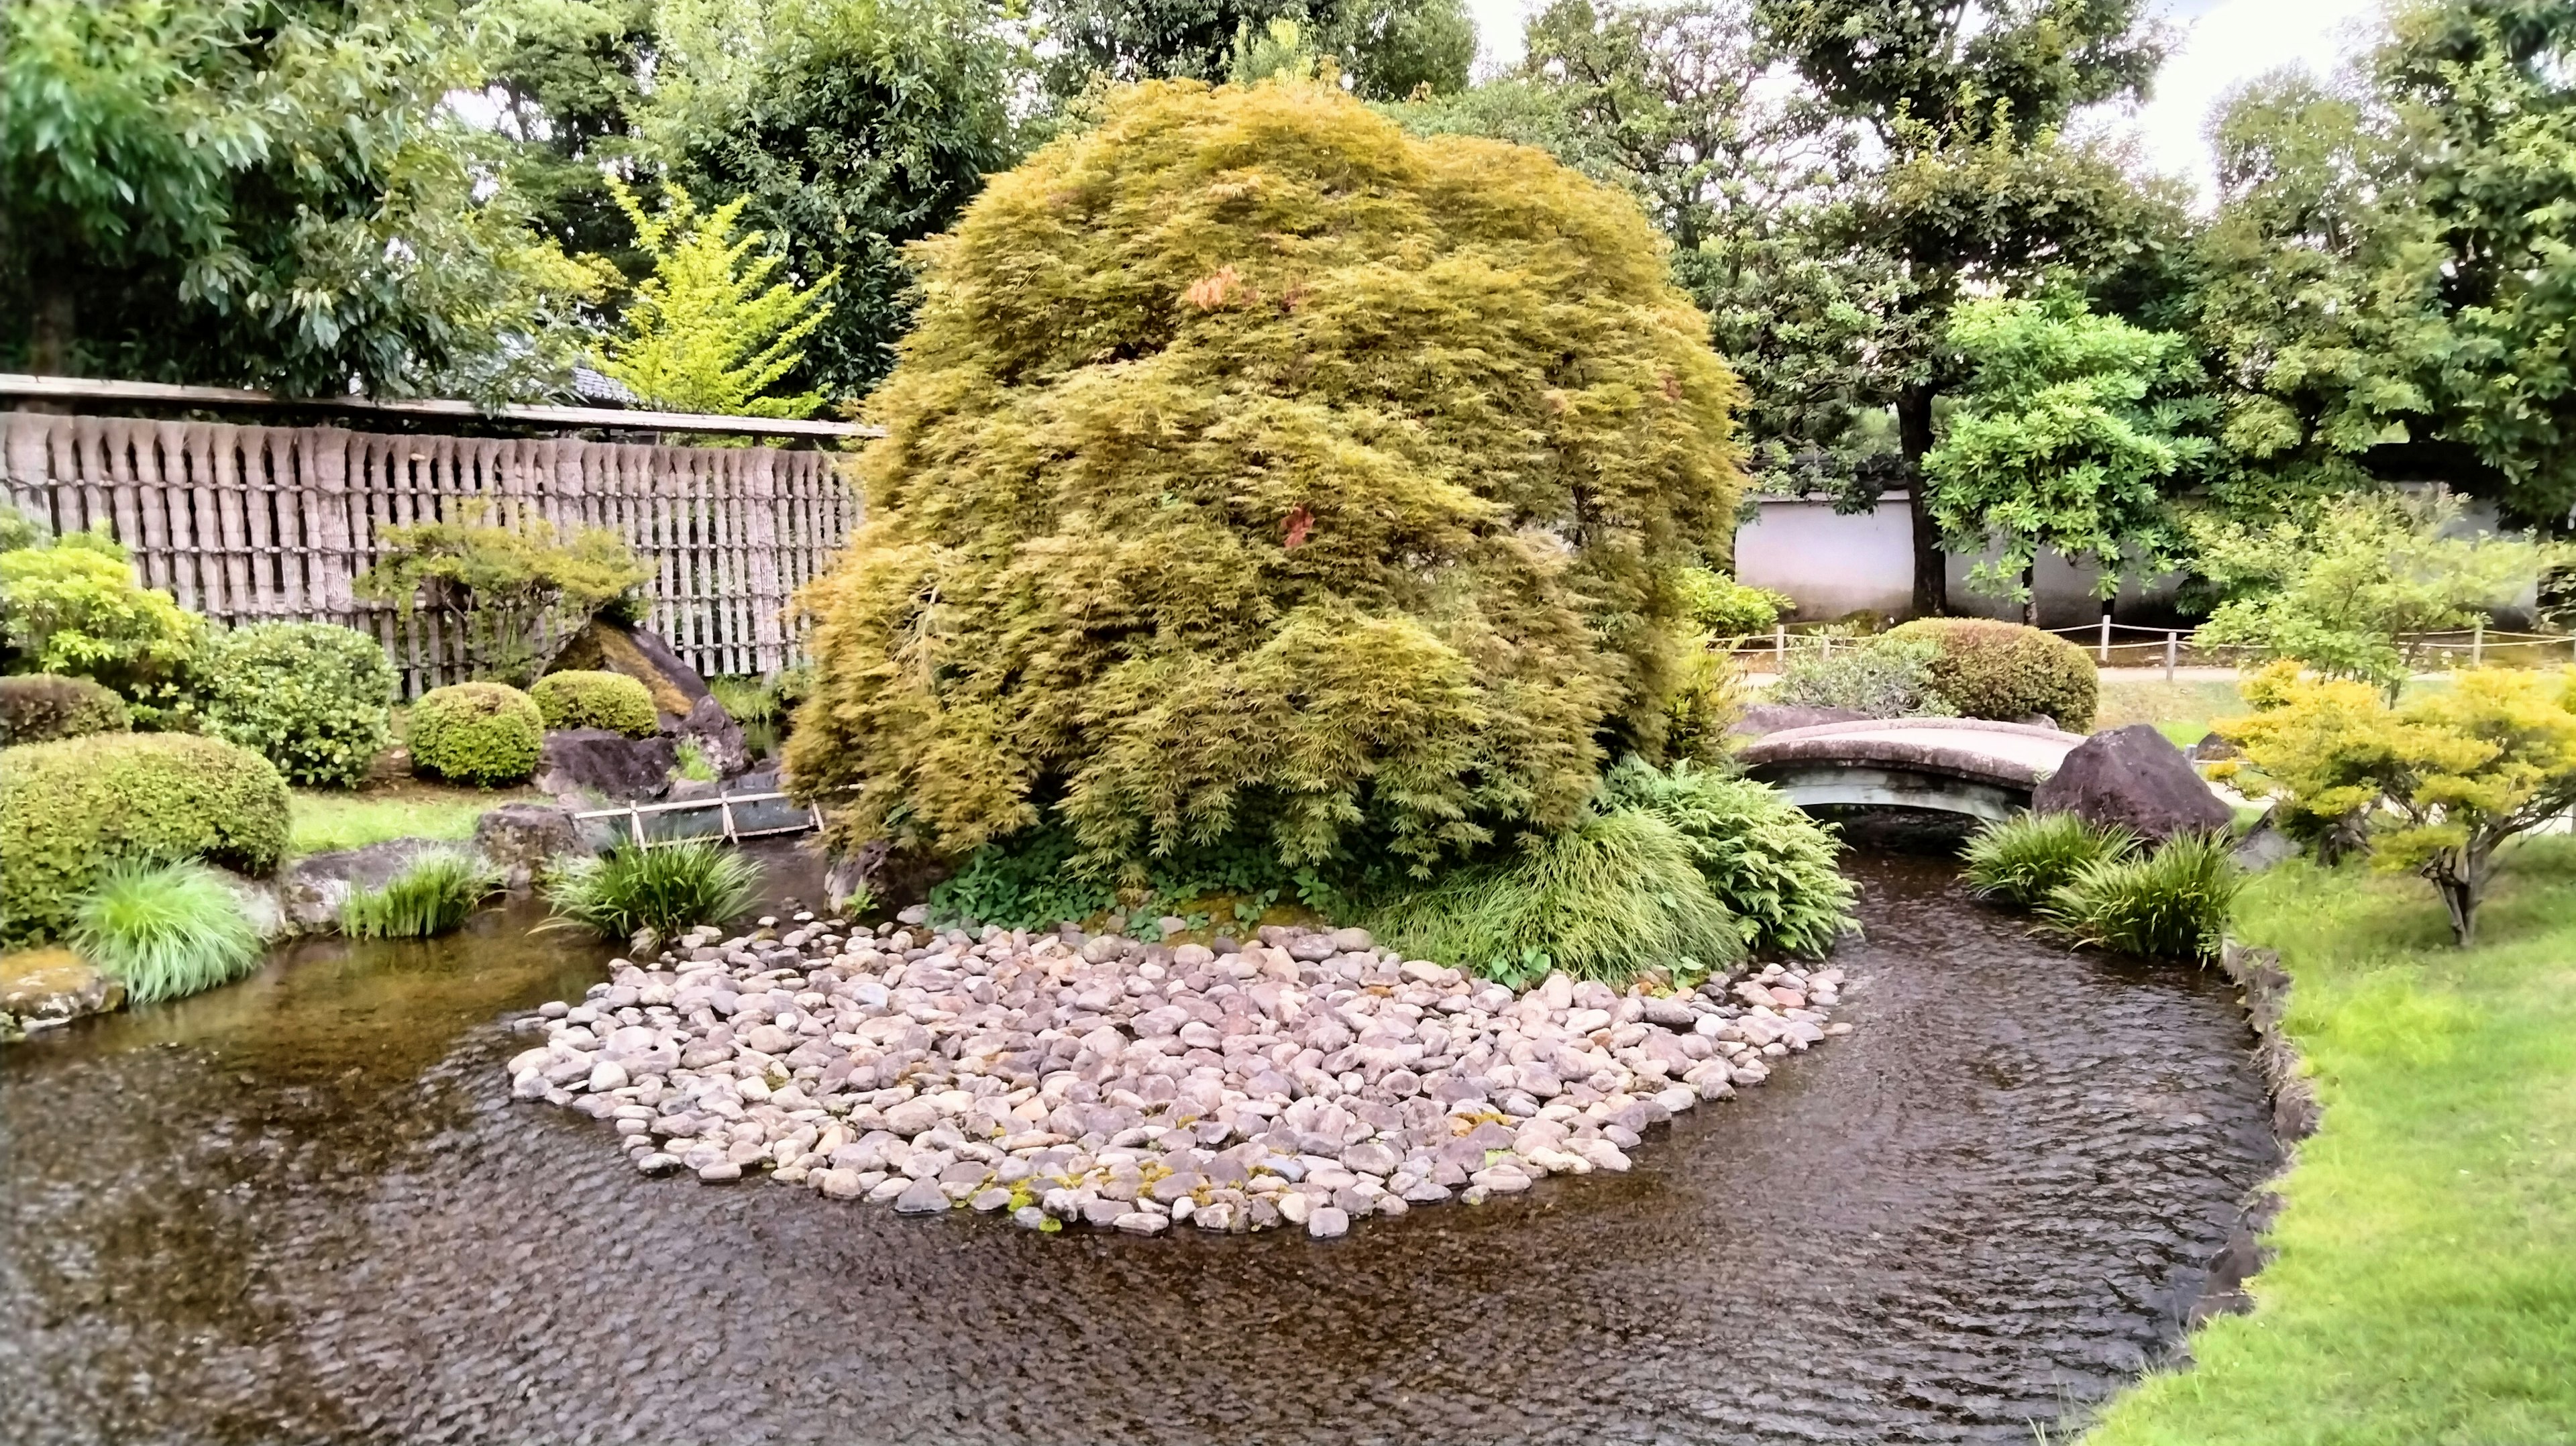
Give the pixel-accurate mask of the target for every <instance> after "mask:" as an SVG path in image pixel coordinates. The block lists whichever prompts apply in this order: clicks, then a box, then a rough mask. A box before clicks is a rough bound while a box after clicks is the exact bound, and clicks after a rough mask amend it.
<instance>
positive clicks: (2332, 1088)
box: [2087, 839, 2576, 1446]
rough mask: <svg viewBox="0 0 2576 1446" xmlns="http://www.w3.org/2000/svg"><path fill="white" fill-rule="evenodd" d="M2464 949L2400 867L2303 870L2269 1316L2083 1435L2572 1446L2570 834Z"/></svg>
mask: <svg viewBox="0 0 2576 1446" xmlns="http://www.w3.org/2000/svg"><path fill="white" fill-rule="evenodd" d="M2478 932H2479V937H2480V938H2481V939H2482V940H2484V941H2485V942H2483V943H2481V944H2480V945H2479V946H2478V947H2476V948H2475V949H2471V950H2468V951H2466V952H2462V951H2458V950H2454V949H2452V948H2451V947H2450V945H2449V943H2448V938H2449V933H2448V930H2447V929H2446V928H2445V927H2444V925H2443V922H2442V912H2441V909H2440V908H2439V906H2438V905H2436V904H2435V903H2434V900H2433V895H2432V891H2431V890H2430V889H2429V888H2427V887H2426V886H2425V885H2424V884H2423V883H2422V882H2421V881H2419V880H2416V879H2414V878H2412V877H2406V876H2390V875H2373V874H2369V873H2365V872H2360V871H2358V870H2346V871H2342V872H2334V873H2328V872H2322V871H2319V870H2317V869H2314V868H2311V867H2309V866H2307V865H2305V864H2293V865H2291V866H2288V867H2286V868H2283V869H2280V870H2277V871H2275V872H2274V873H2272V874H2268V875H2266V876H2264V877H2263V878H2261V879H2259V880H2257V881H2256V882H2255V884H2254V885H2253V886H2252V888H2251V889H2249V891H2248V896H2247V899H2246V902H2245V905H2244V911H2243V914H2242V916H2241V919H2240V933H2241V934H2242V935H2243V936H2244V937H2245V938H2247V939H2248V940H2250V941H2252V942H2255V943H2260V944H2267V945H2271V946H2273V947H2276V948H2278V949H2280V950H2281V953H2282V959H2283V962H2284V963H2285V964H2286V966H2287V967H2288V969H2289V971H2290V973H2291V976H2292V978H2293V979H2294V981H2295V983H2294V987H2293V993H2292V996H2291V1013H2290V1018H2289V1020H2288V1028H2289V1030H2290V1032H2291V1034H2292V1035H2293V1036H2294V1037H2295V1038H2296V1040H2297V1041H2298V1045H2299V1048H2300V1049H2301V1050H2302V1051H2303V1052H2304V1053H2305V1054H2306V1056H2307V1058H2308V1061H2309V1063H2310V1065H2311V1067H2312V1068H2313V1069H2314V1070H2315V1071H2316V1075H2317V1081H2318V1085H2319V1093H2320V1095H2321V1097H2322V1098H2323V1101H2324V1105H2325V1116H2324V1125H2323V1128H2322V1129H2321V1131H2320V1132H2319V1133H2318V1134H2317V1135H2316V1136H2315V1137H2314V1138H2313V1139H2310V1140H2309V1141H2307V1142H2306V1143H2305V1144H2303V1145H2301V1146H2300V1147H2299V1158H2298V1165H2297V1167H2296V1169H2295V1170H2294V1171H2293V1172H2292V1173H2291V1175H2290V1176H2289V1178H2288V1180H2287V1182H2286V1183H2285V1186H2284V1189H2283V1194H2284V1196H2285V1197H2286V1199H2287V1201H2288V1208H2287V1209H2286V1210H2285V1211H2284V1213H2283V1214H2282V1217H2281V1219H2280V1222H2279V1224H2278V1226H2277V1227H2276V1228H2275V1230H2274V1232H2273V1237H2272V1242H2271V1243H2272V1244H2273V1245H2274V1247H2276V1248H2277V1250H2278V1251H2279V1255H2278V1257H2277V1258H2276V1259H2275V1260H2274V1261H2273V1262H2272V1263H2271V1265H2270V1266H2269V1267H2267V1268H2266V1269H2265V1270H2264V1271H2263V1273H2262V1274H2261V1275H2260V1276H2259V1277H2257V1278H2256V1280H2255V1281H2254V1285H2253V1290H2254V1296H2255V1300H2256V1309H2255V1311H2254V1313H2253V1314H2252V1315H2250V1316H2234V1317H2228V1318H2225V1319H2221V1320H2218V1321H2215V1322H2213V1323H2211V1324H2210V1325H2209V1326H2208V1327H2207V1328H2206V1329H2204V1330H2203V1331H2201V1332H2200V1334H2199V1335H2198V1336H2196V1337H2195V1338H2194V1339H2193V1341H2192V1352H2193V1355H2194V1357H2195V1358H2196V1359H2197V1361H2198V1364H2197V1365H2195V1366H2193V1367H2191V1368H2190V1369H2187V1370H2183V1371H2178V1372H2173V1373H2166V1374H2159V1375H2155V1376H2151V1377H2149V1378H2148V1379H2147V1380H2146V1381H2145V1382H2144V1383H2142V1384H2141V1385H2139V1386H2138V1387H2136V1388H2134V1389H2133V1390H2131V1391H2129V1392H2128V1393H2127V1394H2126V1395H2125V1396H2123V1397H2121V1398H2120V1399H2118V1400H2117V1401H2115V1402H2114V1403H2113V1404H2112V1406H2111V1407H2110V1408H2109V1409H2108V1410H2107V1411H2106V1412H2105V1414H2104V1417H2103V1419H2102V1421H2101V1423H2100V1424H2099V1426H2098V1427H2097V1428H2096V1429H2095V1430H2094V1432H2093V1433H2092V1434H2091V1435H2090V1436H2089V1437H2088V1438H2087V1440H2088V1441H2090V1442H2091V1443H2093V1446H2185V1443H2189V1446H2202V1443H2208V1442H2220V1441H2224V1442H2230V1443H2265V1442H2281V1443H2293V1442H2295V1443H2302V1446H2306V1443H2321V1446H2322V1443H2332V1446H2382V1443H2384V1446H2434V1443H2498V1446H2504V1443H2515V1446H2521V1443H2530V1446H2538V1443H2543V1442H2571V1441H2576V840H2569V839H2544V840H2538V841H2534V842H2530V843H2526V844H2524V845H2522V846H2521V847H2520V848H2519V849H2518V850H2516V851H2515V852H2514V853H2513V854H2512V855H2511V864H2510V866H2509V869H2508V872H2507V873H2506V874H2505V876H2504V877H2503V878H2501V879H2500V880H2499V881H2498V884H2497V886H2496V890H2495V894H2494V896H2493V898H2492V900H2491V902H2489V903H2488V904H2487V906H2486V907H2485V908H2484V909H2483V910H2482V911H2481V913H2480V917H2479V924H2478Z"/></svg>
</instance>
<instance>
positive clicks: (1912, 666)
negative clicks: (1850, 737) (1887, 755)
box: [1771, 636, 1959, 718]
mask: <svg viewBox="0 0 2576 1446" xmlns="http://www.w3.org/2000/svg"><path fill="white" fill-rule="evenodd" d="M1939 655H1940V647H1939V645H1938V644H1936V643H1934V642H1933V641H1932V640H1931V639H1929V638H1920V637H1916V638H1898V637H1894V636H1886V637H1877V638H1870V639H1866V640H1854V639H1850V638H1835V637H1831V636H1827V637H1823V638H1819V639H1817V640H1816V641H1815V642H1814V643H1812V644H1810V645H1807V646H1805V647H1802V648H1800V649H1799V650H1798V651H1797V652H1795V653H1792V654H1791V655H1790V657H1789V660H1788V662H1787V663H1785V664H1784V665H1782V667H1781V669H1780V681H1779V682H1777V683H1775V684H1773V685H1772V688H1771V701H1772V702H1774V703H1790V704H1795V705H1798V706H1800V707H1806V708H1848V709H1850V710H1851V711H1852V712H1855V713H1858V714H1860V715H1861V716H1863V717H1865V718H1927V717H1929V718H1946V717H1953V716H1956V714H1957V713H1958V711H1959V710H1958V709H1957V708H1955V707H1952V706H1951V704H1950V700H1949V699H1947V698H1944V697H1942V696H1941V690H1940V689H1939V688H1937V687H1935V686H1934V685H1933V682H1932V663H1933V660H1934V659H1935V658H1936V657H1938V656H1939Z"/></svg>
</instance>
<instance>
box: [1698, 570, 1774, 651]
mask: <svg viewBox="0 0 2576 1446" xmlns="http://www.w3.org/2000/svg"><path fill="white" fill-rule="evenodd" d="M1680 584H1681V590H1682V605H1683V607H1684V608H1686V609H1687V610H1688V612H1689V615H1690V621H1691V626H1693V627H1695V628H1697V629H1699V630H1700V631H1701V632H1703V633H1707V634H1709V635H1710V636H1711V637H1719V638H1743V637H1750V636H1752V635H1753V634H1755V633H1765V632H1769V631H1770V630H1771V628H1772V625H1773V624H1775V623H1777V622H1779V621H1780V615H1781V614H1782V613H1785V612H1787V611H1789V610H1790V609H1791V608H1793V607H1795V606H1797V604H1796V603H1794V602H1792V601H1791V600H1790V598H1789V595H1788V594H1787V593H1781V592H1773V591H1772V590H1771V589H1769V588H1767V587H1754V586H1752V585H1751V584H1749V583H1741V582H1737V581H1736V580H1735V579H1734V578H1731V577H1728V576H1727V575H1726V574H1725V573H1722V572H1717V571H1715V570H1713V569H1710V568H1705V567H1687V568H1684V569H1682V571H1681V573H1680Z"/></svg>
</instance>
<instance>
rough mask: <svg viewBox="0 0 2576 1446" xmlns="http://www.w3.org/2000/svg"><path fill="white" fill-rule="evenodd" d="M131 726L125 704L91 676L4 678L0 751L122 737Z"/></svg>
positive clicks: (0, 687) (0, 691)
mask: <svg viewBox="0 0 2576 1446" xmlns="http://www.w3.org/2000/svg"><path fill="white" fill-rule="evenodd" d="M132 726H133V720H132V719H131V718H130V717H129V716H128V715H127V713H126V711H125V700H124V699H122V698H119V697H118V696H116V694H114V693H112V692H110V691H108V690H107V689H106V688H103V687H101V686H99V685H98V684H96V683H93V682H91V681H90V680H89V679H87V678H66V677H63V676H61V675H59V674H55V673H30V674H28V675H27V676H25V677H22V678H0V747H6V746H8V745H10V744H13V743H51V742H53V741H54V740H55V739H57V738H79V737H83V736H85V735H87V734H91V733H123V732H125V731H126V730H127V729H128V728H131V727H132Z"/></svg>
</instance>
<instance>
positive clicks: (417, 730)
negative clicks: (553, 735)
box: [409, 683, 546, 788]
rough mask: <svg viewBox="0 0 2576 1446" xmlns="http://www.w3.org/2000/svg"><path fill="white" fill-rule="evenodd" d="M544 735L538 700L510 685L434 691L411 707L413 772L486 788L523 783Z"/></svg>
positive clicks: (463, 685)
mask: <svg viewBox="0 0 2576 1446" xmlns="http://www.w3.org/2000/svg"><path fill="white" fill-rule="evenodd" d="M545 731H546V720H545V715H544V714H543V713H540V712H539V711H538V710H537V704H536V700H535V699H532V698H530V697H529V696H528V695H527V694H525V693H522V692H520V691H519V690H518V689H516V688H513V687H511V686H509V685H508V684H506V683H458V684H455V685H453V686H451V687H446V688H434V689H432V690H430V691H429V692H427V693H423V694H422V695H421V696H420V701H419V702H416V703H414V704H412V707H411V735H410V739H409V742H410V744H411V763H412V768H413V769H414V770H415V771H417V772H424V773H432V774H436V775H437V776H438V777H440V778H445V779H450V780H453V781H454V782H457V783H470V784H474V785H476V786H478V787H482V788H499V787H502V786H504V785H507V784H513V783H524V782H526V781H527V778H528V775H529V774H531V773H534V772H536V770H537V758H538V755H539V753H540V752H541V751H542V748H543V744H544V740H545Z"/></svg>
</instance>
